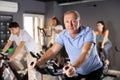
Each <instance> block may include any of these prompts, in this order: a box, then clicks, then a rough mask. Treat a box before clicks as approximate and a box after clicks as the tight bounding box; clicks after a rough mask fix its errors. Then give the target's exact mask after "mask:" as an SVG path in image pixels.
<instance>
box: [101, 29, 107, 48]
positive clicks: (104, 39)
mask: <svg viewBox="0 0 120 80" xmlns="http://www.w3.org/2000/svg"><path fill="white" fill-rule="evenodd" d="M108 35H109V30H106V31H105V32H104V34H103V36H104V37H103V41H102V44H101V48H104V44H105V43H106V41H107V38H108Z"/></svg>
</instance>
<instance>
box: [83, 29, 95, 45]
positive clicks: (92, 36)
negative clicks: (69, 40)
mask: <svg viewBox="0 0 120 80" xmlns="http://www.w3.org/2000/svg"><path fill="white" fill-rule="evenodd" d="M84 42H92V43H96V36H95V34H94V31H93V30H92V29H89V30H88V31H87V32H86V36H85V38H84Z"/></svg>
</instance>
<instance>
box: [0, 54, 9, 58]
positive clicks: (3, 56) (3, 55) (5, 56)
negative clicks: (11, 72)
mask: <svg viewBox="0 0 120 80" xmlns="http://www.w3.org/2000/svg"><path fill="white" fill-rule="evenodd" d="M7 54H8V53H2V52H0V55H1V57H0V60H2V59H3V60H9V58H8V56H7Z"/></svg>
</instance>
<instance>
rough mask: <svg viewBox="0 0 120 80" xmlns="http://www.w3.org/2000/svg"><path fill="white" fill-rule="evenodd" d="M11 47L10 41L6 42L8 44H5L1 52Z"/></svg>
mask: <svg viewBox="0 0 120 80" xmlns="http://www.w3.org/2000/svg"><path fill="white" fill-rule="evenodd" d="M11 45H12V41H11V40H8V42H7V43H6V45H5V47H4V48H3V49H2V52H3V53H5V52H6V51H7V50H8V49H9V47H10V46H11Z"/></svg>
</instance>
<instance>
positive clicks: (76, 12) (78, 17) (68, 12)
mask: <svg viewBox="0 0 120 80" xmlns="http://www.w3.org/2000/svg"><path fill="white" fill-rule="evenodd" d="M70 13H73V14H74V15H75V16H76V19H79V20H80V19H81V18H80V14H79V12H78V11H75V10H70V11H67V12H65V13H64V16H65V15H67V14H70Z"/></svg>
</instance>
